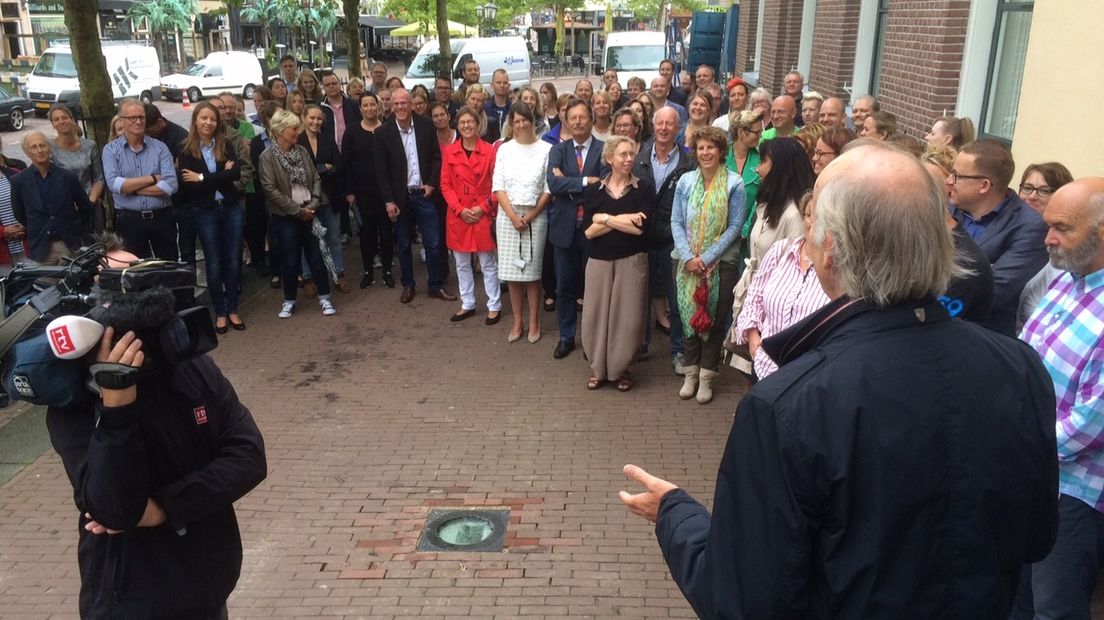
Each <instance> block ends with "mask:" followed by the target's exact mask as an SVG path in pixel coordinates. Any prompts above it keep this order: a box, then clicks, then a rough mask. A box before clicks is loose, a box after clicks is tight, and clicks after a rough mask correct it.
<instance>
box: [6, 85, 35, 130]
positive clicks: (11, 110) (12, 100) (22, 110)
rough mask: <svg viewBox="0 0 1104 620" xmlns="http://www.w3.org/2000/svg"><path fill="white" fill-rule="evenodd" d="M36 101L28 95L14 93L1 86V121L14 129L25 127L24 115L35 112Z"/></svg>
mask: <svg viewBox="0 0 1104 620" xmlns="http://www.w3.org/2000/svg"><path fill="white" fill-rule="evenodd" d="M34 108H35V106H34V102H33V101H31V100H30V99H28V98H26V97H21V96H19V95H13V94H11V92H10V91H8V89H7V88H5V87H4V86H0V123H2V124H3V125H4V126H5V127H7V128H8V129H11V130H12V131H19V130H20V129H23V117H24V116H26V115H27V114H30V113H32V112H34Z"/></svg>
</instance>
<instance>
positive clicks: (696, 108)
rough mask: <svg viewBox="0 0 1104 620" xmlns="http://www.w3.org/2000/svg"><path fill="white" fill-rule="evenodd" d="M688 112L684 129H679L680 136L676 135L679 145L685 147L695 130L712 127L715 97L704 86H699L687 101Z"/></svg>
mask: <svg viewBox="0 0 1104 620" xmlns="http://www.w3.org/2000/svg"><path fill="white" fill-rule="evenodd" d="M686 112H687V114H688V115H689V120H688V121H687V122H686V124H685V125H683V126H682V129H680V130H679V133H678V136H676V137H675V142H676V143H678V145H679V146H682V147H685V146H686V144H687V142H689V141H690V138H692V137H693V135H694V132H696V131H698V130H699V129H704V128H706V127H712V123H713V97H712V95H710V94H709V92H708V91H706V90H705V89H704V88H699V89H698V90H696V91H694V92H693V94H691V95H690V100H689V101H687V102H686Z"/></svg>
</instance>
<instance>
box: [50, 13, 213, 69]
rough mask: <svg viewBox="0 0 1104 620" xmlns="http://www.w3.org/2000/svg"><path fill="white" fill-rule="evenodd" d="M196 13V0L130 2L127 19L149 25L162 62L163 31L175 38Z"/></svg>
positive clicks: (190, 22) (186, 27) (190, 27)
mask: <svg viewBox="0 0 1104 620" xmlns="http://www.w3.org/2000/svg"><path fill="white" fill-rule="evenodd" d="M93 14H94V13H93ZM198 14H199V2H197V1H196V0H158V1H157V2H136V3H134V4H132V5H131V6H130V9H129V10H128V11H127V19H129V20H130V21H131V23H134V24H139V23H141V22H142V21H145V22H146V23H147V24H148V25H149V30H150V33H151V34H152V35H153V41H154V45H155V46H157V51H158V54H159V55H160V57H161V62H162V64H164V62H165V56H166V53H165V52H166V50H165V33H172V35H173V37H174V38H175V37H176V34H177V33H178V32H183V31H186V30H191V29H192V20H193V19H195V16H196V15H198ZM67 17H68V15H67Z"/></svg>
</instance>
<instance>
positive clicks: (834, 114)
mask: <svg viewBox="0 0 1104 620" xmlns="http://www.w3.org/2000/svg"><path fill="white" fill-rule="evenodd" d="M844 110H845V106H844V105H843V100H842V99H840V98H839V97H829V98H827V99H825V100H824V103H822V104H820V124H821V125H824V128H825V129H826V130H827V129H832V128H833V127H839V128H840V129H843V128H844V127H846V126H847V122H846V121H845V117H844Z"/></svg>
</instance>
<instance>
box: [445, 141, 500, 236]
mask: <svg viewBox="0 0 1104 620" xmlns="http://www.w3.org/2000/svg"><path fill="white" fill-rule="evenodd" d="M494 163H495V148H494V146H492V145H490V144H488V143H486V142H484V141H483V140H479V141H477V143H476V148H475V150H474V151H472V154H471V157H468V154H467V153H465V152H464V147H463V143H462V141H461V140H459V139H457V140H456V141H455V142H453V143H452V144H449V145H447V146H445V147H443V148H442V149H441V195H442V196H443V197H444V199H445V204H446V205H447V207H448V209H447V211H446V215H445V245H446V246H447V247H448V249H450V250H454V251H458V252H490V251H493V250H494V249H495V242H494V237H493V236H492V234H491V231H492V229H493V228H494V218H495V213H497V211H498V203H497V202H496V201H495V200H494V198H493V197H492V195H491V176H492V175H493V174H494ZM474 206H480V207H483V210H484V211H486V213H485V214H484V215H483V217H481V218H479V221H478V222H476V223H475V224H469V223H467V222H465V221H464V220H462V219H460V212H461V211H463V210H464V209H469V208H471V207H474Z"/></svg>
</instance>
